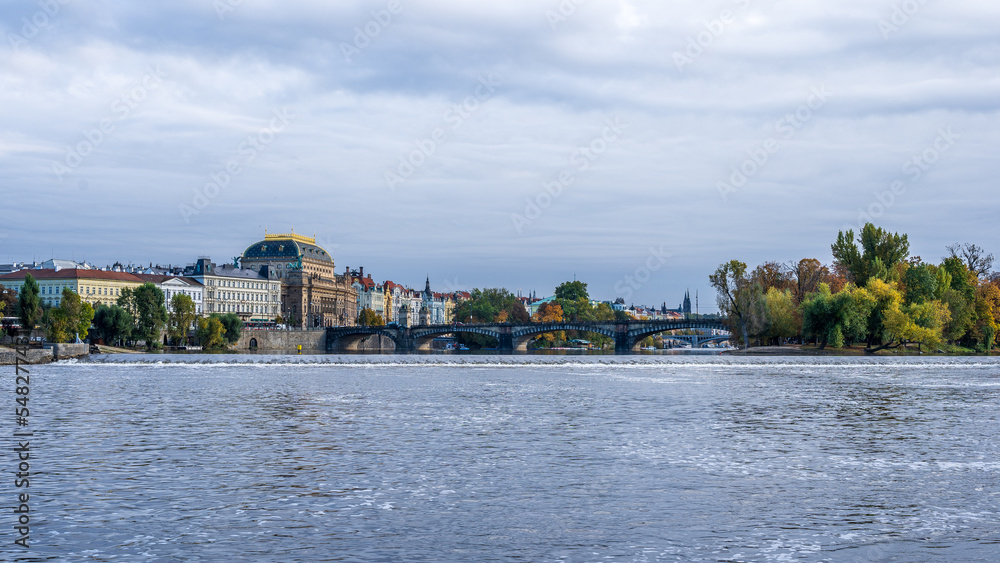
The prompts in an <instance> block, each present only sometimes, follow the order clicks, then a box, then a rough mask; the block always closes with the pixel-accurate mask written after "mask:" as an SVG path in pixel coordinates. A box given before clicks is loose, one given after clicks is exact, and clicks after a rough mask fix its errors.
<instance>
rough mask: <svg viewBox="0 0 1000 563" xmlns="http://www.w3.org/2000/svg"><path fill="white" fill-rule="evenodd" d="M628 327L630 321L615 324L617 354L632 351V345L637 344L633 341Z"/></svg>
mask: <svg viewBox="0 0 1000 563" xmlns="http://www.w3.org/2000/svg"><path fill="white" fill-rule="evenodd" d="M628 328H629V325H628V323H618V324H617V325H615V354H631V353H632V347H633V346H635V342H632V337H631V336H629V333H628Z"/></svg>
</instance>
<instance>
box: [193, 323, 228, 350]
mask: <svg viewBox="0 0 1000 563" xmlns="http://www.w3.org/2000/svg"><path fill="white" fill-rule="evenodd" d="M195 335H196V336H197V337H198V342H199V343H201V346H202V348H204V349H205V350H219V349H223V348H225V347H226V327H225V326H223V324H222V321H221V320H219V318H218V317H215V316H213V317H209V318H204V317H202V318H200V319H198V329H197V330H196V331H195Z"/></svg>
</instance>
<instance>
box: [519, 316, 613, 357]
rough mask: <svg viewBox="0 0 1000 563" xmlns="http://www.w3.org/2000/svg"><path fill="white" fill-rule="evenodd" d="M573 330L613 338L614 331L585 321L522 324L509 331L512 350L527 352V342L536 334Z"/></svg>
mask: <svg viewBox="0 0 1000 563" xmlns="http://www.w3.org/2000/svg"><path fill="white" fill-rule="evenodd" d="M568 330H575V331H578V332H593V333H596V334H601V335H603V336H607V337H608V338H611V339H612V340H614V339H615V336H616V333H615V331H614V330H613V329H612V328H610V327H609V326H606V325H593V324H586V323H572V322H567V323H539V324H536V325H524V326H519V327H516V328H514V329H513V330H512V331H511V340H512V344H513V347H514V350H516V351H518V352H527V351H528V344H529V343H530V342H531V341H532V340H533V339H534V338H535V337H537V336H541V335H543V334H549V333H552V332H565V331H568Z"/></svg>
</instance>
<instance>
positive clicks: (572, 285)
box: [555, 281, 590, 302]
mask: <svg viewBox="0 0 1000 563" xmlns="http://www.w3.org/2000/svg"><path fill="white" fill-rule="evenodd" d="M555 295H556V299H564V300H566V301H579V300H581V299H583V300H585V301H588V302H589V301H590V294H589V293H587V284H585V283H583V282H582V281H568V282H564V283H561V284H559V287H557V288H556V294H555Z"/></svg>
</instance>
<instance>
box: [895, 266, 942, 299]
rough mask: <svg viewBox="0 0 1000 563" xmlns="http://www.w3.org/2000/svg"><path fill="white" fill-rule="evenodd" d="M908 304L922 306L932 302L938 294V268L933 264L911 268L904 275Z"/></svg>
mask: <svg viewBox="0 0 1000 563" xmlns="http://www.w3.org/2000/svg"><path fill="white" fill-rule="evenodd" d="M903 285H904V286H905V287H906V303H915V304H920V303H923V302H925V301H931V300H933V299H934V298H935V296H936V295H937V294H938V275H937V268H936V267H935V266H933V265H931V264H918V265H916V266H910V267H909V268H907V269H906V273H905V274H903Z"/></svg>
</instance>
